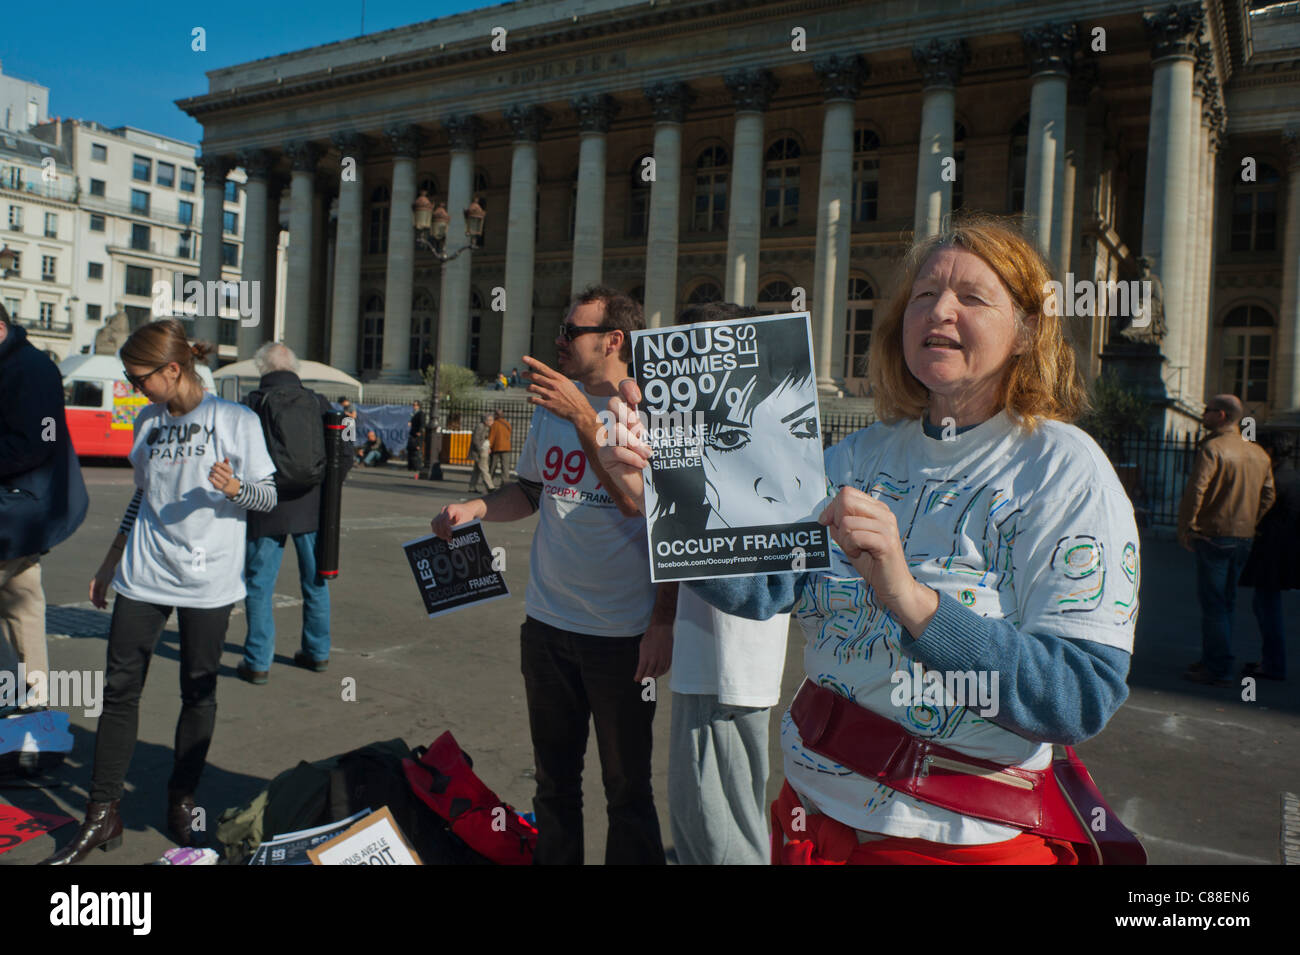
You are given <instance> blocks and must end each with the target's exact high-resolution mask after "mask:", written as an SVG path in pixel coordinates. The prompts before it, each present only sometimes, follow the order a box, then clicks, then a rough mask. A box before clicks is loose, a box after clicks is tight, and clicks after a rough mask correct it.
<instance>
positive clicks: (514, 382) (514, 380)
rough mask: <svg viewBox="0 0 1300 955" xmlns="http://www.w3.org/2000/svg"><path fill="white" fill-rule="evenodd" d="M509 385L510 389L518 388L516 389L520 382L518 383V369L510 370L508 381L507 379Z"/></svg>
mask: <svg viewBox="0 0 1300 955" xmlns="http://www.w3.org/2000/svg"><path fill="white" fill-rule="evenodd" d="M509 384H510V387H511V388H518V387H519V384H520V381H519V369H518V368H511V369H510V379H509Z"/></svg>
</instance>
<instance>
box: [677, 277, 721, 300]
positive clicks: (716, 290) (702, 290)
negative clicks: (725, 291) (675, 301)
mask: <svg viewBox="0 0 1300 955" xmlns="http://www.w3.org/2000/svg"><path fill="white" fill-rule="evenodd" d="M721 301H723V298H722V286H720V285H718V284H717V283H716V282H709V281H705V282H701V283H700V284H699V285H697V286H695V288H694V289H692V290H691V294H690V295H688V296H687V297H686V302H687V304H688V305H703V304H704V303H705V302H721Z"/></svg>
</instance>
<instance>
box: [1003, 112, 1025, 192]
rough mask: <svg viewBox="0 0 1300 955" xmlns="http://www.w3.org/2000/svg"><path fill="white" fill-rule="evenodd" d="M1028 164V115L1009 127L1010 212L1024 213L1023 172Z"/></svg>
mask: <svg viewBox="0 0 1300 955" xmlns="http://www.w3.org/2000/svg"><path fill="white" fill-rule="evenodd" d="M1028 164H1029V115H1028V114H1025V115H1024V116H1021V117H1020V121H1019V122H1017V123H1016V125H1014V126H1012V127H1011V163H1010V169H1009V173H1010V177H1011V178H1010V180H1009V182H1008V186H1007V188H1008V191H1009V194H1010V199H1011V202H1010V206H1011V212H1013V213H1016V212H1024V211H1025V170H1026V168H1027V167H1028Z"/></svg>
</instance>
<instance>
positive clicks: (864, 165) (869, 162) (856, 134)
mask: <svg viewBox="0 0 1300 955" xmlns="http://www.w3.org/2000/svg"><path fill="white" fill-rule="evenodd" d="M879 149H880V137H879V136H877V135H876V134H875V133H874V132H873V131H872V130H870V129H865V128H861V129H856V130H854V131H853V221H854V222H875V221H876V217H877V215H878V214H879V199H880V154H879V152H878V150H879Z"/></svg>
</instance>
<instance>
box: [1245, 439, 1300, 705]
mask: <svg viewBox="0 0 1300 955" xmlns="http://www.w3.org/2000/svg"><path fill="white" fill-rule="evenodd" d="M1259 446H1260V447H1261V448H1262V449H1263V450H1264V451H1265V453H1267V454H1268V456H1269V458H1270V459H1271V460H1272V462H1273V491H1274V494H1275V495H1276V497H1275V498H1274V501H1273V506H1272V507H1270V508H1269V509H1268V513H1266V514H1265V515H1264V517H1263V519H1262V520H1261V521H1260V522H1259V533H1258V534H1257V535H1256V536H1255V542H1254V543H1253V544H1252V545H1251V548H1250V557H1249V558H1247V560H1246V566H1245V569H1243V570H1242V572H1241V580H1240V581H1239V583H1240V585H1241V586H1243V587H1253V588H1255V596H1254V599H1253V600H1252V601H1251V608H1252V609H1253V610H1254V611H1255V622H1256V623H1258V624H1259V634H1260V637H1261V640H1262V643H1263V653H1262V654H1261V656H1260V659H1259V660H1258V662H1255V663H1247V664H1246V665H1245V666H1244V667H1242V669H1241V675H1242V676H1253V677H1260V678H1262V679H1265V680H1285V679H1286V627H1284V626H1283V623H1282V591H1284V590H1300V556H1297V548H1300V471H1297V470H1296V469H1295V468H1294V467H1292V466H1291V464H1290V461H1291V455H1292V454H1293V453H1294V448H1295V445H1294V444H1293V443H1292V440H1291V437H1290V436H1289V435H1286V434H1283V433H1281V432H1276V431H1275V432H1271V433H1269V432H1266V433H1264V434H1262V435H1260V438H1259Z"/></svg>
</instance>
